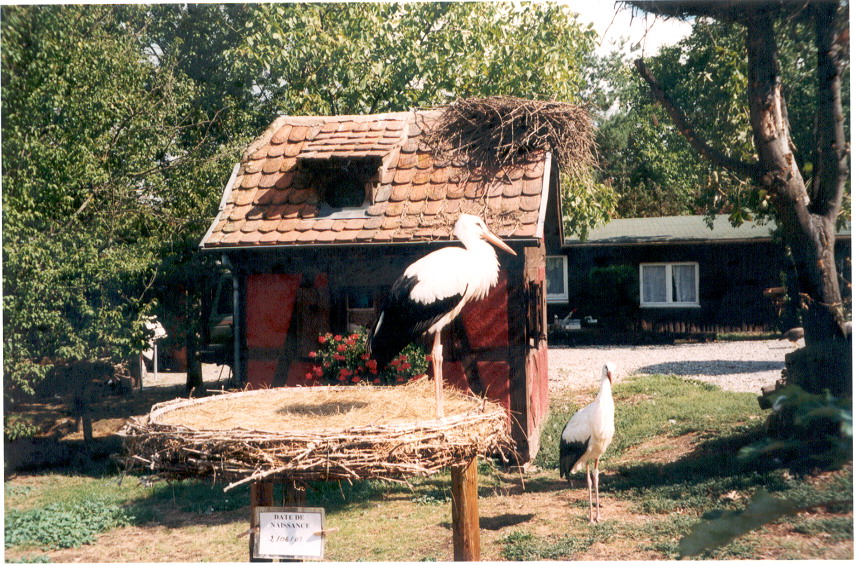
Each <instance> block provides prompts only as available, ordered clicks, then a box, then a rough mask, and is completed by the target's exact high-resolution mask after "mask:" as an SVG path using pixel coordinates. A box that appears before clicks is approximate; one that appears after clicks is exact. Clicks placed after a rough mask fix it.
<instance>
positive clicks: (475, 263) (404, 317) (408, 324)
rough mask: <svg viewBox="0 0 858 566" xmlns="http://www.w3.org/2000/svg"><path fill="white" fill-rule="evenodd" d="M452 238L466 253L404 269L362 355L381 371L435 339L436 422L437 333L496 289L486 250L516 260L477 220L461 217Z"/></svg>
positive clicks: (450, 252)
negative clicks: (427, 338)
mask: <svg viewBox="0 0 858 566" xmlns="http://www.w3.org/2000/svg"><path fill="white" fill-rule="evenodd" d="M453 234H454V235H455V236H456V238H458V239H459V241H461V242H462V244H463V245H464V246H465V247H464V248H460V247H446V248H443V249H440V250H437V251H434V252H432V253H430V254H429V255H427V256H425V257H423V258H420V259H419V260H417V261H415V262H414V263H412V264H411V265H409V266H408V268H407V269H406V270H405V272H404V273H403V274H402V275H401V276H400V277H399V279H397V280H396V282H394V284H393V287H392V288H391V289H390V293H389V294H388V295H387V296H386V297H385V299H384V302H383V303H382V306H381V314H379V316H378V320H377V321H376V323H375V326H374V327H373V328H372V330H371V331H370V333H369V336H368V339H367V353H369V355H370V357H371V358H373V359H374V360H375V361H376V363H377V364H378V368H379V369H381V368H383V367H384V366H386V365H387V364H388V363H389V362H390V361H391V360H392V359H393V358H394V357H395V356H396V355H397V354H398V353H399V352H400V351H402V349H403V348H405V346H407V345H408V344H410V343H411V342H413V341H414V340H416V339H417V338H419V337H420V336H422V335H424V334H430V335H432V334H434V336H435V342H434V346H433V347H432V373H433V374H434V378H435V400H436V409H435V416H436V417H442V416H444V409H443V401H442V375H441V364H442V363H443V354H442V347H441V330H442V329H443V328H444V327H445V326H447V325H448V324H450V322H452V320H453V319H454V318H456V316H457V315H458V314H459V312H461V310H462V308H463V307H464V306H465V304H466V303H468V302H470V301H477V300H480V299H482V298H484V297H485V296H486V295H487V294H488V292H489V290H490V289H491V288H492V287H494V286H495V285H496V284H497V282H498V257H497V254H495V250H494V248H492V246H491V245H490V244H494V245H496V246H497V247H499V248H500V249H502V250H504V251H505V252H508V253H511V254H512V255H516V253H515V251H513V249H512V248H510V247H509V246H508V245H506V244H505V243H504V242H503V240H501V239H500V238H499V237H497V236H496V235H494V234H493V233H492V232H490V231H489V229H488V227H487V226H486V223H485V222H483V220H482V219H481V218H479V217H477V216H473V215H471V214H462V215H461V216H460V217H459V219H458V220H457V221H456V225H455V227H454V228H453Z"/></svg>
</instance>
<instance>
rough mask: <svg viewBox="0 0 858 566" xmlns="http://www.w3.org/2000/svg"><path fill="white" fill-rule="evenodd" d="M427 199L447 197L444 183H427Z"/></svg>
mask: <svg viewBox="0 0 858 566" xmlns="http://www.w3.org/2000/svg"><path fill="white" fill-rule="evenodd" d="M428 196H429V199H430V200H441V199H443V198H446V197H447V185H446V184H435V183H432V184H431V185H429V195H428Z"/></svg>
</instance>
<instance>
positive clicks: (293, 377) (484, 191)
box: [200, 111, 561, 461]
mask: <svg viewBox="0 0 858 566" xmlns="http://www.w3.org/2000/svg"><path fill="white" fill-rule="evenodd" d="M438 115H439V111H413V112H401V113H391V114H380V115H371V116H328V117H323V116H318V117H294V116H282V117H279V118H277V119H276V120H275V121H274V123H272V124H271V126H270V127H269V128H268V129H267V130H266V131H265V132H264V133H263V134H262V135H261V136H260V137H259V138H258V139H257V140H256V141H254V142H253V143H252V144H251V145H250V147H249V148H248V149H247V151H246V152H245V154H244V156H243V157H242V159H241V162H240V163H239V164H238V165H236V167H235V170H234V171H233V174H232V177H231V178H230V179H229V182H228V183H227V186H226V188H225V190H224V193H223V198H222V201H221V205H220V208H219V211H218V213H217V217H216V218H215V219H214V221H213V223H212V225H211V228H210V229H209V231H208V233H207V234H206V235H205V237H204V238H203V240H202V242H201V244H200V245H201V248H202V249H203V250H204V251H205V252H210V253H218V254H221V257H222V259H223V262H224V264H225V265H228V266H229V268H230V270H231V272H232V274H233V276H234V281H235V282H236V283H237V289H236V290H237V292H236V294H235V298H236V301H235V302H236V307H237V309H236V313H235V328H236V329H237V333H236V334H235V344H234V346H235V352H236V353H237V359H236V360H235V371H236V374H237V375H238V376H239V378H240V379H241V381H242V382H244V383H246V384H248V385H249V386H250V387H253V388H265V387H279V386H287V385H297V384H300V383H301V382H302V379H303V378H304V376H305V375H306V374H307V372H308V371H309V369H310V368H311V367H312V359H311V358H310V357H308V355H309V353H310V352H311V351H312V350H313V349H314V348H316V347H317V346H318V337H319V335H320V334H323V333H325V332H333V333H346V332H349V331H350V330H352V329H355V328H357V327H360V326H368V325H370V324H371V323H372V322H373V320H374V319H375V317H376V314H377V309H378V308H379V305H380V303H381V300H382V298H383V296H384V294H385V293H386V292H387V290H388V289H389V288H390V286H391V285H392V283H393V282H394V280H395V279H396V278H397V277H398V276H399V275H400V274H401V273H402V272H403V270H404V269H405V267H406V266H408V265H409V264H410V263H412V262H414V261H415V260H417V259H418V258H420V257H422V256H424V255H425V254H427V253H429V252H431V251H433V250H436V249H438V248H439V247H440V246H446V245H451V244H455V242H454V241H453V235H452V229H453V225H454V223H455V222H456V220H457V219H458V217H459V215H460V214H462V213H470V214H475V215H478V216H480V217H482V218H483V219H484V220H485V221H486V223H487V224H488V227H489V229H490V230H492V231H493V232H494V233H495V234H497V235H499V236H500V237H501V238H503V240H504V241H505V242H506V243H507V244H508V245H510V246H511V247H512V248H513V249H514V250H515V251H516V252H517V254H518V255H516V256H511V255H508V254H503V253H501V254H499V260H500V264H501V266H500V282H499V284H498V285H497V286H496V287H495V288H494V290H493V291H492V292H491V294H490V295H489V296H488V297H487V298H486V299H485V300H484V301H482V302H479V303H474V304H470V305H468V306H467V307H466V308H465V310H464V311H463V313H462V315H461V317H460V319H459V321H458V322H457V323H455V324H453V325H451V327H448V328H447V329H446V330H445V331H444V334H443V343H444V358H445V361H444V366H445V367H444V368H443V370H444V378H445V381H447V382H448V383H449V384H451V385H454V386H457V387H460V388H463V389H471V390H472V391H475V392H476V393H478V394H485V395H487V396H488V397H489V398H490V399H492V400H496V401H498V402H499V403H500V404H502V405H503V406H504V407H505V408H506V409H507V410H508V411H509V415H510V422H511V432H512V434H513V437H514V439H515V441H516V443H517V447H518V452H519V454H520V457H521V458H522V459H523V460H525V461H526V460H527V459H529V458H530V457H532V456H533V455H535V453H536V451H537V449H538V446H539V428H540V423H541V422H542V419H543V417H544V416H545V414H546V412H547V409H548V374H547V365H548V357H547V354H548V350H547V344H546V334H547V317H546V290H545V288H546V271H545V257H546V254H547V253H559V249H560V241H561V240H560V238H561V236H560V223H559V220H558V219H559V201H558V180H557V167H556V165H555V164H553V163H552V155H551V153H550V152H547V151H545V150H535V151H532V152H531V153H529V154H528V155H527V156H526V158H525V159H524V160H522V161H521V162H520V163H519V164H518V165H516V166H512V167H504V168H502V169H501V170H498V171H494V172H491V173H490V174H487V173H486V172H485V171H476V170H474V169H473V168H468V167H467V166H465V165H463V164H461V163H457V162H454V161H452V160H449V159H445V158H443V157H437V154H435V153H433V152H431V151H430V150H429V149H427V148H426V147H425V146H424V144H423V143H422V142H423V138H424V136H425V135H427V131H428V129H429V128H430V126H431V124H432V123H433V120H435V119H436V118H437V117H438ZM548 250H554V251H553V252H550V251H548Z"/></svg>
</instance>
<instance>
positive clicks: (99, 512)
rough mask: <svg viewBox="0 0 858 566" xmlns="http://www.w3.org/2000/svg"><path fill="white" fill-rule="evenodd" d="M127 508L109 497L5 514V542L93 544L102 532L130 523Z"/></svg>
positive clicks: (53, 546) (54, 545)
mask: <svg viewBox="0 0 858 566" xmlns="http://www.w3.org/2000/svg"><path fill="white" fill-rule="evenodd" d="M132 520H133V517H131V516H130V515H129V514H128V512H127V511H126V510H124V509H123V508H121V507H120V506H118V505H116V504H114V503H111V502H108V501H106V500H99V499H88V500H83V501H78V502H75V503H73V504H69V503H65V502H63V503H51V504H48V505H46V506H45V507H40V508H36V509H28V510H25V511H19V510H12V511H9V512H8V513H7V514H6V522H5V531H4V532H5V545H6V548H9V547H11V546H20V545H24V544H38V545H42V546H44V547H45V548H48V549H56V548H76V547H78V546H80V545H82V544H91V543H92V542H94V541H95V536H96V535H97V534H99V533H103V532H106V531H109V530H111V529H114V528H117V527H121V526H124V525H128V524H130V522H131V521H132Z"/></svg>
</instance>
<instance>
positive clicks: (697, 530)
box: [679, 489, 799, 558]
mask: <svg viewBox="0 0 858 566" xmlns="http://www.w3.org/2000/svg"><path fill="white" fill-rule="evenodd" d="M798 511H799V508H798V507H796V505H795V504H793V503H791V502H789V501H785V500H783V499H778V498H776V497H772V496H771V495H769V493H768V492H767V491H766V490H765V489H760V490H758V491H757V492H756V493H755V494H754V496H753V497H752V498H751V500H750V501H749V502H748V506H747V507H746V508H745V509H742V510H734V511H733V510H731V511H725V510H722V509H716V510H713V511H709V512H707V513H705V514H704V515H703V519H704V520H703V521H702V522H700V523H698V524H697V525H695V526H694V527H693V528H692V529H691V532H690V533H688V534H687V535H685V536H684V537H682V539H680V541H679V555H680V557H683V558H686V557H690V556H697V555H699V554H703V553H704V552H707V551H711V550H713V549H716V548H718V547H720V546H723V545H725V544H727V543H728V542H730V541H731V540H733V539H735V538H737V537H740V536H742V535H744V534H745V533H748V532H750V531H752V530H755V529H758V528H759V527H761V526H763V525H765V524H766V523H770V522H772V521H776V520H778V519H780V518H782V517H785V516H788V515H794V514H795V513H797V512H798Z"/></svg>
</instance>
